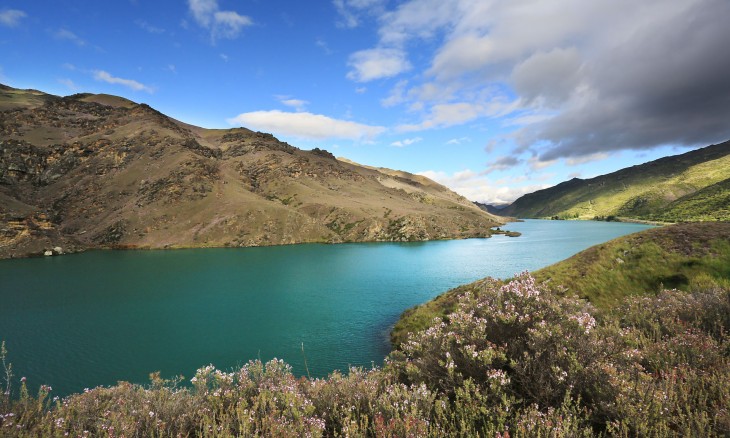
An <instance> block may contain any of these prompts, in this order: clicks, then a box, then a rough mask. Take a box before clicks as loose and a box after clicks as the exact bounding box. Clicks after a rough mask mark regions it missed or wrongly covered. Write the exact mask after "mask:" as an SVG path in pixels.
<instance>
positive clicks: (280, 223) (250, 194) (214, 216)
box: [0, 86, 501, 257]
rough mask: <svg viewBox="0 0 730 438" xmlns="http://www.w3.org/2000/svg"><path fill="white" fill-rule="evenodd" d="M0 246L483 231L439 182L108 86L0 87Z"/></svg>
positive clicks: (479, 214)
mask: <svg viewBox="0 0 730 438" xmlns="http://www.w3.org/2000/svg"><path fill="white" fill-rule="evenodd" d="M0 139H1V140H0V142H1V143H0V257H10V256H20V255H27V254H37V253H42V252H43V251H45V250H48V249H49V248H52V247H55V246H60V247H62V249H63V251H64V252H68V251H73V250H77V249H84V248H95V247H142V248H169V247H197V246H254V245H274V244H289V243H299V242H344V241H377V240H385V241H409V240H427V239H443V238H465V237H475V236H488V235H489V234H490V231H489V229H490V227H492V226H494V225H496V224H498V223H500V222H501V219H500V218H498V217H495V216H493V215H490V214H487V213H485V212H483V211H481V210H479V209H478V208H477V207H475V206H474V205H472V204H471V202H469V201H468V200H467V199H465V198H463V197H462V196H459V195H457V194H456V193H453V192H452V191H450V190H449V189H447V188H446V187H444V186H441V185H439V184H437V183H435V182H433V181H431V180H428V179H426V178H424V177H421V176H413V175H410V174H407V173H405V172H397V171H387V172H386V171H382V170H378V169H374V168H369V167H365V166H359V165H357V164H354V163H348V162H344V161H339V160H337V159H335V157H334V156H332V154H330V153H329V152H326V151H322V150H319V149H314V150H312V151H302V150H299V149H297V148H295V147H292V146H290V145H289V144H287V143H283V142H280V141H278V140H277V139H275V138H274V137H273V136H272V135H270V134H264V133H260V132H252V131H250V130H248V129H245V128H237V129H228V130H220V129H203V128H199V127H195V126H191V125H187V124H185V123H182V122H179V121H176V120H174V119H171V118H169V117H167V116H165V115H163V114H161V113H159V112H157V111H155V110H154V109H152V108H150V107H149V106H147V105H145V104H136V103H134V102H131V101H128V100H126V99H123V98H120V97H115V96H109V95H92V94H77V95H73V96H68V97H57V96H52V95H48V94H44V93H41V92H38V91H34V90H17V89H13V88H10V87H5V86H3V87H2V88H0Z"/></svg>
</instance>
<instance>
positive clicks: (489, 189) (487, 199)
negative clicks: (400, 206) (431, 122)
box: [418, 169, 549, 204]
mask: <svg viewBox="0 0 730 438" xmlns="http://www.w3.org/2000/svg"><path fill="white" fill-rule="evenodd" d="M418 174H419V175H423V176H425V177H426V178H430V179H432V180H434V181H436V182H438V183H439V184H443V185H445V186H446V187H448V188H450V189H451V190H453V191H455V192H456V193H458V194H460V195H462V196H464V197H466V198H467V199H469V200H471V201H477V202H482V203H485V204H510V203H512V201H514V200H515V199H517V198H519V197H520V196H522V195H525V194H527V193H532V192H534V191H536V190H540V189H544V188H547V187H549V184H528V185H525V186H517V185H515V184H513V183H511V184H506V185H505V184H500V181H492V180H490V179H489V178H487V177H485V176H484V175H480V174H478V173H476V172H474V171H472V170H470V169H465V170H462V171H459V172H454V173H453V174H448V173H446V172H441V171H433V170H427V171H424V172H418Z"/></svg>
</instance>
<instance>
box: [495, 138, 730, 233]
mask: <svg viewBox="0 0 730 438" xmlns="http://www.w3.org/2000/svg"><path fill="white" fill-rule="evenodd" d="M501 214H502V215H504V216H516V217H527V218H547V217H555V218H560V219H594V218H608V217H611V216H613V217H625V218H633V219H646V220H658V221H664V222H681V221H699V220H705V221H717V220H730V141H727V142H724V143H721V144H717V145H711V146H707V147H705V148H701V149H697V150H693V151H690V152H687V153H684V154H681V155H675V156H671V157H665V158H661V159H659V160H655V161H651V162H649V163H645V164H642V165H638V166H632V167H629V168H625V169H621V170H619V171H617V172H613V173H610V174H607V175H602V176H598V177H595V178H591V179H586V180H582V179H578V178H573V179H571V180H570V181H566V182H563V183H560V184H558V185H556V186H555V187H551V188H548V189H544V190H539V191H537V192H534V193H530V194H528V195H524V196H522V197H520V198H519V199H517V200H516V201H515V202H514V203H512V205H510V206H509V207H507V208H506V209H504V210H502V212H501Z"/></svg>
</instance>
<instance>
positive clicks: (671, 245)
mask: <svg viewBox="0 0 730 438" xmlns="http://www.w3.org/2000/svg"><path fill="white" fill-rule="evenodd" d="M534 275H535V278H537V280H538V281H539V282H540V283H543V282H545V283H547V286H548V287H549V288H550V289H551V290H552V291H553V292H554V293H557V294H558V295H574V296H577V297H581V298H584V299H587V300H588V301H590V302H591V304H593V305H594V306H596V307H598V308H601V309H607V308H608V307H610V306H613V305H615V304H617V303H619V302H620V301H621V300H623V299H624V298H625V297H626V296H629V295H652V296H654V295H656V294H657V293H658V292H660V291H661V290H663V289H665V288H666V289H671V288H677V289H680V290H684V291H687V290H690V289H693V290H698V289H702V288H705V289H707V288H713V287H722V288H729V287H730V222H715V223H712V222H710V223H688V224H677V225H672V226H666V227H661V228H653V229H650V230H645V231H642V232H639V233H635V234H631V235H628V236H624V237H619V238H617V239H614V240H611V241H609V242H606V243H603V244H601V245H596V246H593V247H591V248H588V249H586V250H585V251H581V252H580V253H578V254H576V255H575V256H573V257H571V258H569V259H567V260H563V261H561V262H558V263H556V264H554V265H551V266H548V267H546V268H543V269H541V270H539V271H536V272H535V273H534ZM479 288H480V284H479V282H477V283H472V284H467V285H464V286H460V287H458V288H455V289H452V290H450V291H448V292H446V293H444V294H442V295H440V296H438V297H436V298H435V299H434V300H431V301H429V302H427V303H425V304H422V305H420V306H417V307H414V308H412V309H409V310H407V311H406V312H405V313H404V314H403V315H402V316H401V318H400V320H399V321H398V323H396V325H395V328H394V329H393V332H392V333H391V340H392V343H393V345H398V344H400V343H401V342H403V341H405V339H406V337H407V336H408V334H409V333H412V332H415V331H418V330H423V329H425V328H426V327H428V326H429V325H430V324H431V321H432V320H433V319H434V318H443V317H445V316H446V315H447V314H449V313H451V312H453V311H454V310H455V309H456V304H457V301H458V297H459V296H460V295H463V294H465V293H475V292H476V291H478V290H479Z"/></svg>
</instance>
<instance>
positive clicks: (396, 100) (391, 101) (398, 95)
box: [380, 79, 408, 108]
mask: <svg viewBox="0 0 730 438" xmlns="http://www.w3.org/2000/svg"><path fill="white" fill-rule="evenodd" d="M407 86H408V81H407V80H405V79H403V80H400V81H398V83H397V84H395V86H394V87H393V88H392V89H391V90H390V94H389V95H388V97H386V98H385V99H383V100H381V101H380V104H381V105H383V106H384V107H386V108H389V107H393V106H396V105H399V104H401V103H403V102H405V101H406V96H405V91H406V87H407Z"/></svg>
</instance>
